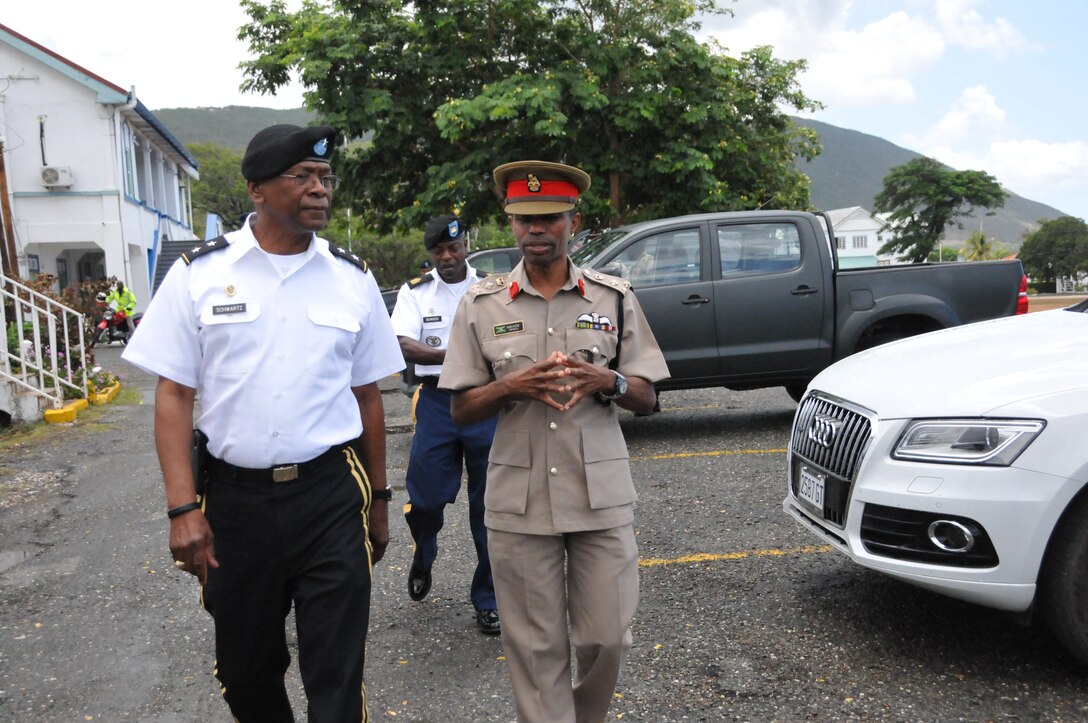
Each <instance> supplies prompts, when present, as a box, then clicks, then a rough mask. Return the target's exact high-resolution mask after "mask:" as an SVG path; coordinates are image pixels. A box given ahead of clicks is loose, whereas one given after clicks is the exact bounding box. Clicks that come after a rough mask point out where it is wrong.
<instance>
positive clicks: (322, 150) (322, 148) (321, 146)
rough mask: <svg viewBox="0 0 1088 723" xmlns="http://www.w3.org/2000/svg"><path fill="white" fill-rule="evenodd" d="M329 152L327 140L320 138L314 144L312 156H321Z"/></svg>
mask: <svg viewBox="0 0 1088 723" xmlns="http://www.w3.org/2000/svg"><path fill="white" fill-rule="evenodd" d="M328 152H329V139H328V138H322V139H321V140H319V141H318V142H317V143H315V144H314V155H318V156H323V155H325V154H326V153H328Z"/></svg>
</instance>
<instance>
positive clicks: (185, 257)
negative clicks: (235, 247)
mask: <svg viewBox="0 0 1088 723" xmlns="http://www.w3.org/2000/svg"><path fill="white" fill-rule="evenodd" d="M228 246H230V243H229V242H228V241H227V239H226V238H225V237H223V236H219V237H217V238H213V239H212V240H211V241H208V242H206V243H202V244H200V245H199V246H194V247H193V248H191V249H189V250H188V251H186V252H185V253H183V254H182V255H181V260H182V261H184V262H185V265H186V266H188V265H189V264H191V263H193V259H197V258H200V257H201V256H203V255H204V254H210V253H211V252H212V251H218V250H219V249H225V248H226V247H228Z"/></svg>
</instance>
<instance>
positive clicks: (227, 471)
mask: <svg viewBox="0 0 1088 723" xmlns="http://www.w3.org/2000/svg"><path fill="white" fill-rule="evenodd" d="M347 446H348V445H347V443H346V442H345V443H344V444H338V445H336V446H334V447H329V448H328V449H327V450H325V451H324V452H322V453H321V454H319V455H317V456H316V457H314V458H313V459H311V460H309V461H307V462H299V463H297V464H281V465H278V466H276V467H266V468H264V469H254V468H252V467H238V466H236V465H233V464H231V463H230V462H224V461H223V460H221V459H218V458H216V457H213V456H211V455H208V467H209V468H210V470H211V472H212V474H213V475H215V476H216V477H226V478H228V479H232V480H237V481H239V482H290V481H292V480H296V479H299V478H300V477H306V476H307V475H312V474H313V473H314V472H316V471H317V470H319V469H320V468H321V467H324V466H325V465H327V464H328V463H329V462H332V461H333V460H334V459H335V458H336V457H337V456H340V455H341V454H343V451H344V449H345V448H347Z"/></svg>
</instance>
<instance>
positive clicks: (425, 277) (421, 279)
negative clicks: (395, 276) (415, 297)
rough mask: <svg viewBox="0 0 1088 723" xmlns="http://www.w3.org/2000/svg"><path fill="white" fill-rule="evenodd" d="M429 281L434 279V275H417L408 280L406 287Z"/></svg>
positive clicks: (410, 287)
mask: <svg viewBox="0 0 1088 723" xmlns="http://www.w3.org/2000/svg"><path fill="white" fill-rule="evenodd" d="M431 281H434V276H433V275H432V274H423V276H417V277H415V278H414V279H410V280H409V281H408V288H409V289H414V288H416V287H417V286H422V285H423V284H426V283H429V282H431Z"/></svg>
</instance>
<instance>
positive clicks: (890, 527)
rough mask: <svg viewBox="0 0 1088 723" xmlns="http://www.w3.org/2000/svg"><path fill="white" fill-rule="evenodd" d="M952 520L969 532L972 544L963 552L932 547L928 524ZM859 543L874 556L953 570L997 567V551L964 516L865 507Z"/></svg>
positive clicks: (982, 531)
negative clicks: (946, 567)
mask: <svg viewBox="0 0 1088 723" xmlns="http://www.w3.org/2000/svg"><path fill="white" fill-rule="evenodd" d="M937 520H953V521H956V522H958V523H960V524H962V525H963V526H964V527H966V528H967V529H968V530H970V531H971V534H972V536H973V537H974V545H973V546H972V547H971V549H970V550H968V551H966V552H952V551H949V550H943V549H941V548H939V547H937V546H936V545H934V544H933V543H932V542H931V541H930V539H929V533H928V530H929V525H930V523H932V522H935V521H937ZM861 542H862V544H864V545H865V549H866V550H867V551H868V552H869V553H870V554H873V555H880V556H881V557H891V558H894V559H896V560H912V561H914V562H925V563H929V564H933V565H950V566H953V567H975V568H978V567H996V566H997V562H998V559H997V551H996V550H994V545H993V542H991V541H990V537H989V535H987V534H986V531H985V530H984V529H983V528H982V525H980V524H979V523H977V522H975V521H974V520H971V519H968V518H966V517H958V516H955V515H938V514H935V513H932V512H921V511H918V510H904V509H900V508H898V507H886V506H884V505H873V504H867V505H865V513H864V514H863V515H862V517H861Z"/></svg>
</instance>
